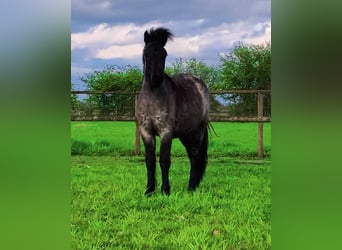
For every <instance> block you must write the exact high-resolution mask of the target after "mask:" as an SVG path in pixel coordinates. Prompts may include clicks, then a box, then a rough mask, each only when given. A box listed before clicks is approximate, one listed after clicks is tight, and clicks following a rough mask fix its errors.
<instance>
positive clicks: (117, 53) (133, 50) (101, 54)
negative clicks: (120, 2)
mask: <svg viewBox="0 0 342 250" xmlns="http://www.w3.org/2000/svg"><path fill="white" fill-rule="evenodd" d="M142 50H143V46H142V45H141V44H128V45H113V46H110V47H108V48H105V49H99V50H98V51H97V52H96V55H95V58H99V59H113V58H123V59H132V58H138V57H141V53H142Z"/></svg>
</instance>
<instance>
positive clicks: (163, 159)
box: [159, 134, 172, 195]
mask: <svg viewBox="0 0 342 250" xmlns="http://www.w3.org/2000/svg"><path fill="white" fill-rule="evenodd" d="M171 143H172V137H171V135H169V134H167V135H163V136H161V138H160V158H159V163H160V168H161V173H162V186H161V192H162V193H163V194H166V195H170V182H169V169H170V165H171V159H170V155H171Z"/></svg>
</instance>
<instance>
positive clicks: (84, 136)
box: [71, 122, 271, 158]
mask: <svg viewBox="0 0 342 250" xmlns="http://www.w3.org/2000/svg"><path fill="white" fill-rule="evenodd" d="M213 126H214V129H215V131H216V133H217V134H218V136H216V135H215V134H212V136H209V150H208V154H209V157H210V156H212V157H217V156H230V157H240V158H251V157H253V158H255V157H256V156H257V123H227V122H213ZM134 131H135V123H134V122H72V123H71V144H72V147H71V153H72V155H113V156H131V155H133V154H134V141H135V139H134V135H135V132H134ZM157 145H158V144H157ZM141 149H142V153H143V151H144V147H143V144H142V143H141ZM158 150H159V149H158V146H157V151H158ZM264 151H265V157H266V158H270V156H271V124H270V123H265V124H264ZM172 155H173V156H186V152H185V149H184V147H183V146H182V144H181V143H180V142H179V140H178V139H176V140H173V145H172Z"/></svg>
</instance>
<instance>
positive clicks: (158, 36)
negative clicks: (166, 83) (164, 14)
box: [143, 28, 173, 88]
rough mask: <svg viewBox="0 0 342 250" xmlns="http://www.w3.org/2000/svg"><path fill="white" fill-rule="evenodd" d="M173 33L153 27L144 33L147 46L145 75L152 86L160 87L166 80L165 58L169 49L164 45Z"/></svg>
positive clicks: (145, 50)
mask: <svg viewBox="0 0 342 250" xmlns="http://www.w3.org/2000/svg"><path fill="white" fill-rule="evenodd" d="M172 36H173V35H172V33H171V32H170V31H169V30H168V29H165V28H157V29H155V30H154V29H153V28H151V29H150V30H149V31H147V30H146V31H145V33H144V42H145V47H144V50H143V64H144V75H145V77H146V79H147V80H148V81H149V82H150V84H151V88H156V87H159V86H160V85H161V84H162V82H163V80H164V69H165V59H166V56H167V51H166V50H165V48H164V46H165V44H166V42H167V40H168V39H172Z"/></svg>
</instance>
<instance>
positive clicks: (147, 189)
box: [145, 187, 154, 197]
mask: <svg viewBox="0 0 342 250" xmlns="http://www.w3.org/2000/svg"><path fill="white" fill-rule="evenodd" d="M153 193H154V188H151V187H147V188H146V191H145V196H147V197H149V196H151V195H152V194H153Z"/></svg>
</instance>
